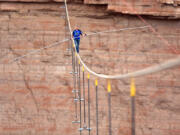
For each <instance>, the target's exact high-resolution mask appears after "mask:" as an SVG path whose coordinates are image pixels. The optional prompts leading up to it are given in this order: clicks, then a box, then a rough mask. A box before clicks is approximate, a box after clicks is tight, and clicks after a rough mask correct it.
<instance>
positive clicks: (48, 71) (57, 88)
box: [0, 0, 180, 135]
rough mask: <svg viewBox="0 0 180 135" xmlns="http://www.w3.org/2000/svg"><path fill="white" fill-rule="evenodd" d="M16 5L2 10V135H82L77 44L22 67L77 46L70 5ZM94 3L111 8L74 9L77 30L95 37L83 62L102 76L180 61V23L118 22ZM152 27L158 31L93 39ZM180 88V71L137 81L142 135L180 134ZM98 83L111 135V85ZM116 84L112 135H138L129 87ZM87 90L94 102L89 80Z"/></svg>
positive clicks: (102, 116) (103, 122)
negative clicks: (74, 63)
mask: <svg viewBox="0 0 180 135" xmlns="http://www.w3.org/2000/svg"><path fill="white" fill-rule="evenodd" d="M10 1H13V0H9V2H7V0H6V2H1V3H0V5H1V6H0V10H1V11H2V12H0V24H1V25H0V35H1V36H0V51H1V53H0V135H59V134H62V135H76V134H79V131H78V128H79V124H72V121H74V120H75V108H74V102H73V97H74V95H73V93H72V89H73V79H72V75H71V74H69V72H71V71H72V67H71V66H72V65H71V53H70V51H68V50H67V49H68V47H69V46H70V43H69V42H63V43H61V44H59V45H58V46H54V47H51V48H47V49H44V50H41V51H39V52H36V53H34V54H31V55H28V56H26V57H24V58H22V59H20V60H17V59H16V58H18V57H19V56H23V55H24V54H27V53H28V52H32V51H36V50H38V49H40V48H42V47H46V46H48V45H53V43H56V42H57V41H61V40H64V39H66V38H69V31H68V28H67V21H66V18H65V9H64V4H63V3H62V2H57V1H58V0H56V2H55V1H54V2H53V1H50V0H39V1H38V0H36V1H33V0H29V1H28V0H27V1H25V0H23V2H20V0H14V1H13V2H10ZM37 1H38V2H37ZM26 2H27V3H26ZM90 2H92V3H95V2H101V3H102V4H103V5H86V4H82V3H79V2H78V3H72V2H71V3H68V8H69V12H70V21H71V25H72V28H73V27H74V26H75V25H78V27H80V29H82V31H83V32H85V33H87V34H92V35H91V36H87V37H84V38H82V39H81V45H80V55H81V56H82V59H83V60H84V61H85V63H86V64H87V65H88V66H89V67H90V68H91V69H93V70H94V71H96V72H98V73H105V74H124V73H128V72H133V71H137V70H140V69H143V68H145V67H148V66H152V65H155V64H158V63H161V62H164V61H166V60H169V59H171V58H175V57H177V56H178V54H179V53H180V38H179V37H180V23H179V20H155V19H149V18H143V19H142V18H140V19H139V18H138V17H135V16H126V15H122V14H111V13H109V12H106V9H107V5H106V4H107V1H104V2H103V1H84V3H90ZM112 2H115V1H112ZM162 2H164V1H162ZM170 2H171V1H170ZM118 12H119V11H118ZM147 24H150V25H151V26H152V27H150V28H143V29H134V30H123V31H118V32H112V33H103V34H96V35H93V34H94V33H95V32H99V31H107V30H119V29H123V28H132V27H133V28H134V27H140V26H145V25H147ZM153 31H155V32H153ZM81 75H82V74H81ZM85 78H87V72H86V71H85ZM81 79H82V76H81ZM94 79H95V77H93V76H90V88H91V89H90V91H91V92H90V94H91V127H92V134H95V133H96V127H95V124H96V119H95V108H96V107H95V88H94ZM179 80H180V68H179V67H177V68H173V69H169V70H167V71H163V72H160V73H156V74H152V75H148V76H145V77H139V78H137V79H135V82H136V89H137V96H136V134H138V135H178V134H179V133H180V127H179V125H180V91H179V88H180V81H179ZM98 81H99V134H103V135H108V107H107V92H106V80H104V79H99V80H98ZM111 81H112V132H113V134H114V135H115V134H116V135H125V134H126V135H130V134H131V110H130V107H131V102H130V96H129V89H130V88H129V87H130V84H129V80H111ZM81 88H83V87H82V80H81ZM85 89H86V101H87V79H86V80H85ZM86 103H87V102H86ZM82 109H83V108H82ZM86 109H87V107H86ZM78 110H79V105H78ZM86 111H87V110H86ZM82 116H83V117H84V115H83V112H82ZM78 119H79V111H78ZM82 120H84V119H82ZM83 125H84V124H83ZM83 134H88V132H87V131H83Z"/></svg>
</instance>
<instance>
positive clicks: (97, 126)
mask: <svg viewBox="0 0 180 135" xmlns="http://www.w3.org/2000/svg"><path fill="white" fill-rule="evenodd" d="M98 124H99V123H98V86H97V85H96V135H98V134H99V125H98Z"/></svg>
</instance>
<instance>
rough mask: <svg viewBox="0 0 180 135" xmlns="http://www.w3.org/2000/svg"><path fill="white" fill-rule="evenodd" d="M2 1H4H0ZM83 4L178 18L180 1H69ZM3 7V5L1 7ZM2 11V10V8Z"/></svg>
mask: <svg viewBox="0 0 180 135" xmlns="http://www.w3.org/2000/svg"><path fill="white" fill-rule="evenodd" d="M0 1H4V0H0ZM63 1H64V0H6V2H33V3H34V2H63ZM69 1H76V2H81V3H84V4H99V5H107V10H108V11H112V12H120V13H123V14H133V15H135V14H139V15H151V16H157V17H158V16H160V17H166V18H170V19H174V18H180V0H121V1H120V0H84V1H82V0H69ZM2 6H3V5H2ZM2 9H3V8H2Z"/></svg>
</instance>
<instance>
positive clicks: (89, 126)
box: [87, 73, 91, 135]
mask: <svg viewBox="0 0 180 135" xmlns="http://www.w3.org/2000/svg"><path fill="white" fill-rule="evenodd" d="M89 85H90V75H89V73H88V128H87V130H88V131H89V135H90V134H91V125H90V124H91V123H90V119H91V115H90V110H91V109H90V87H89Z"/></svg>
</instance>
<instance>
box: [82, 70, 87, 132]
mask: <svg viewBox="0 0 180 135" xmlns="http://www.w3.org/2000/svg"><path fill="white" fill-rule="evenodd" d="M83 99H84V129H86V128H87V125H86V100H85V99H86V97H85V81H84V71H83Z"/></svg>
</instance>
